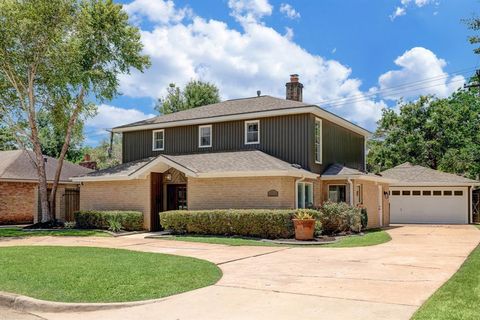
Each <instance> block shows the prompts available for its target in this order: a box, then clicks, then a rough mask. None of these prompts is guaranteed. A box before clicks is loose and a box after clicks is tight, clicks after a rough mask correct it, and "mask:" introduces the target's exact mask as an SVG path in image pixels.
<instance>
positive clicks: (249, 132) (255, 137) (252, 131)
mask: <svg viewBox="0 0 480 320" xmlns="http://www.w3.org/2000/svg"><path fill="white" fill-rule="evenodd" d="M258 143H260V120H251V121H245V144H258Z"/></svg>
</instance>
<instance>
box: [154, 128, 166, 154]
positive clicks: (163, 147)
mask: <svg viewBox="0 0 480 320" xmlns="http://www.w3.org/2000/svg"><path fill="white" fill-rule="evenodd" d="M157 132H163V146H162V147H161V148H155V133H157ZM163 150H165V129H160V130H153V131H152V151H163Z"/></svg>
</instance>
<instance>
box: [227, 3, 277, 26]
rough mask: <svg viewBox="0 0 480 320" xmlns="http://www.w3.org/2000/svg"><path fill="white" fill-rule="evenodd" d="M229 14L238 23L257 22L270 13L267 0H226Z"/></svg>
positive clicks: (270, 6) (270, 8)
mask: <svg viewBox="0 0 480 320" xmlns="http://www.w3.org/2000/svg"><path fill="white" fill-rule="evenodd" d="M228 7H229V8H230V10H231V13H230V14H231V15H232V17H234V18H235V19H236V20H237V21H239V22H240V23H257V22H259V21H260V20H261V19H262V18H263V17H264V16H269V15H271V14H272V10H273V6H272V5H271V4H270V3H269V2H268V0H228Z"/></svg>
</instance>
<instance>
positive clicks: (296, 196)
mask: <svg viewBox="0 0 480 320" xmlns="http://www.w3.org/2000/svg"><path fill="white" fill-rule="evenodd" d="M299 184H309V185H311V186H312V189H311V190H312V204H313V205H315V190H313V188H314V186H313V182H305V181H295V209H304V208H299V207H298V185H299ZM303 191H304V192H305V189H303Z"/></svg>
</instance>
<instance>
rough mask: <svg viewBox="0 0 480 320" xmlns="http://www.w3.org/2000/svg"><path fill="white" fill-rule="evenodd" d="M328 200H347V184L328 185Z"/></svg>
mask: <svg viewBox="0 0 480 320" xmlns="http://www.w3.org/2000/svg"><path fill="white" fill-rule="evenodd" d="M328 201H332V202H347V186H346V185H332V186H328Z"/></svg>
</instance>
